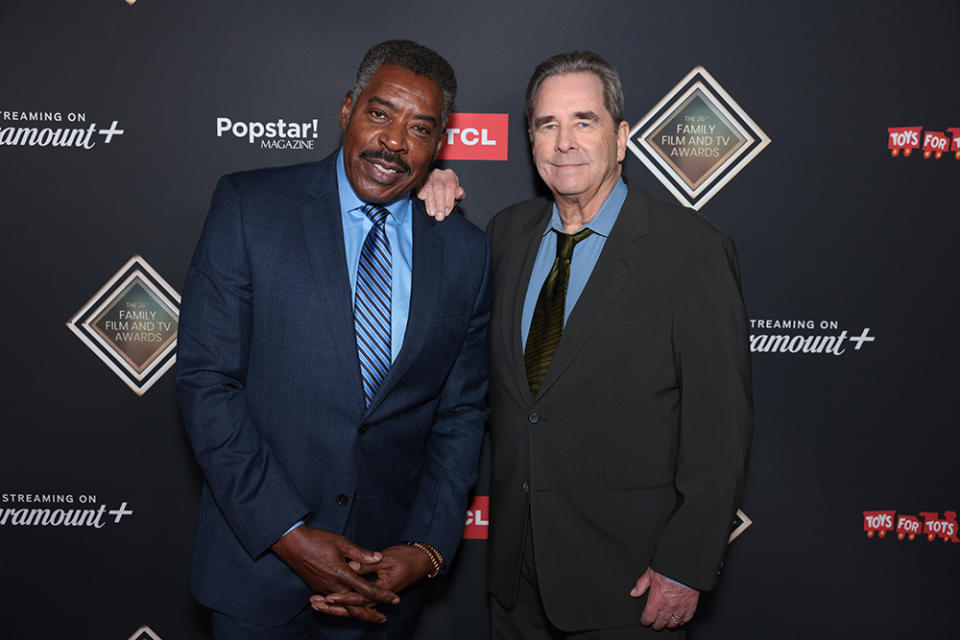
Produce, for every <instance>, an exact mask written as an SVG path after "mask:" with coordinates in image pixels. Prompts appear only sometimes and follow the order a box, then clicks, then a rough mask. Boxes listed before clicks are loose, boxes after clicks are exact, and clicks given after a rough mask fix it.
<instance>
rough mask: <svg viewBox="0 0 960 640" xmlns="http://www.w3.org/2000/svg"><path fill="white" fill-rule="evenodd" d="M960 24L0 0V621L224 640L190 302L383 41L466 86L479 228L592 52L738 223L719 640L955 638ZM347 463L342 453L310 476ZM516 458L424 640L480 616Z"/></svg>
mask: <svg viewBox="0 0 960 640" xmlns="http://www.w3.org/2000/svg"><path fill="white" fill-rule="evenodd" d="M958 32H960V8H958V4H957V3H956V2H955V1H949V2H948V1H945V2H930V1H926V0H922V1H918V2H912V3H889V2H880V3H851V4H849V5H848V4H846V3H819V2H818V3H795V2H775V3H755V5H754V6H744V5H742V4H731V5H729V6H728V5H727V4H726V3H715V2H707V1H705V0H696V1H693V2H686V3H667V2H658V3H652V2H650V3H648V2H628V1H620V2H613V1H610V2H604V1H599V2H595V3H586V4H585V3H582V2H573V1H571V0H555V1H553V2H529V3H527V2H506V1H500V0H491V1H488V2H482V3H467V2H436V1H434V0H424V1H422V2H418V3H397V2H378V1H371V2H365V3H333V2H308V1H306V0H301V1H296V0H282V1H277V2H265V1H262V0H261V1H257V0H235V1H232V2H227V1H226V0H217V1H212V2H185V1H170V0H167V1H164V2H160V1H158V0H96V1H94V2H90V1H86V2H68V1H66V0H49V1H45V2H38V1H36V0H34V1H30V2H28V1H26V0H4V1H3V2H2V3H0V60H2V64H0V185H2V187H0V210H2V212H3V214H2V221H3V230H4V231H3V234H2V239H0V264H2V267H3V287H2V294H0V295H2V297H3V308H4V313H3V316H2V321H0V327H2V332H0V337H2V346H0V349H2V354H3V355H2V363H3V368H4V372H5V373H4V376H3V383H2V386H0V393H2V397H3V404H2V421H3V430H2V438H0V576H2V578H0V585H2V586H0V636H2V637H4V638H96V639H103V640H108V639H110V640H127V639H128V638H129V639H138V640H146V639H150V638H153V639H162V640H180V639H185V640H189V639H194V638H203V637H206V636H207V634H208V633H209V623H208V621H207V617H206V613H205V611H204V610H203V609H202V608H201V607H199V606H198V605H197V604H195V602H194V601H193V599H192V597H191V595H190V593H189V591H188V587H187V567H188V560H189V555H190V550H191V541H192V535H193V526H194V512H195V508H196V505H197V501H198V497H199V490H200V482H201V479H200V473H199V470H198V468H197V465H196V463H195V461H194V459H193V455H192V453H191V450H190V447H189V444H188V442H187V440H186V437H185V435H184V431H183V425H182V421H181V418H180V415H179V412H178V409H177V402H176V389H175V386H174V380H173V371H172V369H173V365H174V362H175V360H176V335H177V320H178V309H179V303H180V296H179V292H180V291H181V289H182V285H183V280H184V275H185V273H186V269H187V265H188V263H189V260H190V257H191V254H192V251H193V248H194V245H195V243H196V240H197V238H198V235H199V232H200V229H201V225H202V223H203V220H204V216H205V214H206V209H207V207H208V205H209V202H210V195H211V193H212V191H213V188H214V185H215V184H216V181H217V178H218V177H219V176H220V175H222V174H224V173H228V172H233V171H238V170H242V169H249V168H255V167H261V166H268V165H283V164H293V163H298V162H304V161H308V160H315V159H320V158H322V157H324V156H326V155H327V154H328V153H329V152H331V151H332V150H334V149H335V148H336V147H337V146H338V144H339V135H340V132H339V128H338V126H337V113H338V108H339V105H340V101H341V100H342V99H343V96H344V94H345V92H346V91H347V90H348V89H350V88H351V86H352V84H353V80H354V74H355V72H356V67H357V65H358V64H359V61H360V59H361V58H362V56H363V54H364V52H365V51H366V50H367V48H369V47H370V46H371V45H372V44H374V43H376V42H379V41H381V40H385V39H389V38H409V39H413V40H417V41H419V42H422V43H423V44H426V45H428V46H430V47H432V48H434V49H436V50H437V51H439V52H440V53H441V54H442V55H444V56H445V57H446V58H447V59H448V60H449V61H450V62H451V64H452V65H453V66H454V68H455V69H456V72H457V76H458V79H459V83H460V92H459V95H458V97H457V101H456V108H455V113H454V115H453V116H452V118H451V121H450V124H449V125H448V130H447V132H446V141H447V144H446V149H445V151H444V159H443V160H441V164H442V165H444V166H446V167H451V168H453V169H455V170H456V171H457V173H458V174H459V175H460V180H461V182H462V183H463V185H464V186H465V187H466V189H467V191H468V196H467V199H466V201H465V202H464V203H463V207H462V208H463V210H464V212H465V214H466V216H467V217H468V218H469V219H470V220H472V221H473V222H474V223H476V224H477V225H480V226H483V225H484V224H485V223H486V222H487V220H489V219H490V217H491V216H493V215H494V213H496V212H497V211H498V210H499V209H501V208H503V207H505V206H507V205H509V204H512V203H514V202H516V201H519V200H524V199H527V198H530V197H532V196H533V195H535V194H537V193H542V192H543V190H544V187H543V186H542V184H541V183H540V182H539V179H538V178H537V176H536V172H535V170H534V168H533V166H532V164H531V162H530V148H529V143H528V140H527V136H526V123H525V121H524V110H523V92H524V89H525V86H526V83H527V80H528V78H529V76H530V74H531V73H532V71H533V69H534V67H535V66H536V65H537V63H539V62H540V61H541V60H543V59H544V58H546V57H548V56H550V55H552V54H554V53H558V52H561V51H569V50H573V49H592V50H595V51H597V52H598V53H600V54H601V55H603V56H604V57H606V58H607V59H608V60H610V61H611V62H612V63H613V64H614V65H615V66H616V67H617V68H618V70H619V71H620V74H621V76H622V79H623V85H624V90H625V95H626V107H627V118H628V120H629V121H630V123H631V126H632V127H633V129H632V131H631V134H630V144H629V146H630V149H629V151H628V157H627V160H626V163H625V172H626V173H627V174H628V175H629V176H630V177H631V178H632V179H633V180H634V181H636V182H637V183H639V184H640V185H642V186H643V188H644V189H646V190H647V191H649V192H650V193H652V194H654V195H656V196H658V197H661V198H665V199H668V200H677V201H679V202H682V203H683V204H685V205H687V206H689V207H692V208H694V209H696V210H697V211H699V213H700V214H702V215H703V216H705V217H707V218H709V219H710V220H712V221H713V222H715V223H716V224H717V225H719V226H720V227H722V228H724V229H725V230H726V231H727V232H728V233H730V234H731V235H732V236H733V237H734V238H735V239H736V242H737V245H738V248H739V253H740V259H741V263H742V270H743V287H744V294H745V297H746V302H747V307H748V311H749V315H750V323H751V327H750V331H751V335H750V346H751V350H752V352H753V371H754V392H755V408H756V429H755V436H754V440H753V447H752V450H751V456H750V469H749V475H748V482H747V487H746V492H745V495H744V498H743V501H742V504H741V509H740V512H739V513H738V516H737V520H736V521H735V522H733V523H731V543H730V548H729V552H728V555H727V561H726V569H725V572H724V576H723V578H722V580H721V582H720V584H719V586H718V587H717V588H716V589H715V590H714V591H713V592H711V593H710V594H708V595H707V596H706V597H705V598H704V599H703V601H702V605H701V608H700V611H699V612H698V614H697V616H696V618H695V620H694V624H693V625H692V627H691V637H693V638H718V639H733V638H738V639H739V638H854V637H856V638H904V637H920V636H921V635H922V636H923V637H929V638H955V637H960V622H958V621H957V620H956V618H955V616H954V615H953V614H952V612H953V610H954V608H955V605H956V602H957V597H958V596H960V587H958V586H957V585H958V580H960V544H957V543H958V541H960V539H958V531H957V526H958V525H957V511H958V510H960V481H958V475H960V459H958V453H957V452H958V450H960V432H958V429H957V427H958V422H957V418H956V415H955V413H956V412H955V403H956V397H957V388H956V384H957V381H958V377H957V375H956V362H957V360H958V357H960V348H958V341H957V339H956V333H957V330H956V322H957V311H958V304H957V295H958V294H957V286H956V284H955V282H954V277H955V276H956V275H957V266H958V260H960V258H958V249H957V245H958V242H960V215H958V214H960V206H958V202H960V199H958V193H960V85H958V83H957V81H956V71H957V61H958V59H960V53H958V47H957V44H958V42H960V40H958ZM318 464H323V461H318ZM488 486H489V450H488V449H485V451H484V454H483V459H482V460H481V475H480V482H479V484H478V486H477V489H476V496H475V498H474V501H473V504H472V506H471V508H470V511H469V513H467V514H465V534H464V537H465V539H464V542H463V545H462V547H461V552H460V554H459V557H458V558H457V561H456V565H455V567H454V569H453V570H452V571H451V573H450V575H449V576H446V577H444V578H441V579H438V580H436V581H435V582H434V583H432V584H431V589H430V595H429V602H428V605H427V607H426V609H425V610H424V613H423V616H422V619H421V621H420V626H419V631H418V634H417V637H418V638H422V639H445V638H464V639H477V640H480V639H482V638H486V637H487V636H488V632H489V631H488V629H489V626H488V622H487V608H486V607H487V605H486V601H485V578H484V566H485V562H486V549H485V545H486V542H485V538H486V531H487V528H488V526H489V525H490V522H489V511H488V501H487V497H486V496H487V494H488Z"/></svg>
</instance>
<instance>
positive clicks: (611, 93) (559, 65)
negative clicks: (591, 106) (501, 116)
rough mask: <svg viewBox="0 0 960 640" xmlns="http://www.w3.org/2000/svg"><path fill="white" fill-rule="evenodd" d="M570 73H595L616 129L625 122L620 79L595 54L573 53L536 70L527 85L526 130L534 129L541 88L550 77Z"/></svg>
mask: <svg viewBox="0 0 960 640" xmlns="http://www.w3.org/2000/svg"><path fill="white" fill-rule="evenodd" d="M568 73H592V74H593V75H595V76H597V78H598V79H599V80H600V84H601V85H603V104H604V106H605V107H606V108H607V111H609V112H610V115H611V116H613V126H614V129H616V127H617V125H618V124H620V123H621V122H623V119H624V118H623V86H622V85H621V84H620V75H619V74H618V73H617V70H616V69H614V68H613V65H611V64H610V63H609V62H607V61H606V60H604V59H603V58H601V57H600V56H599V55H598V54H596V53H594V52H593V51H571V52H569V53H558V54H557V55H555V56H552V57H550V58H547V59H546V60H544V61H543V62H541V63H540V64H539V65H537V68H536V69H535V70H534V72H533V75H532V76H531V77H530V82H529V84H527V126H528V127H532V126H533V108H534V105H535V103H536V101H537V94H538V93H539V92H540V85H542V84H543V81H544V80H546V79H547V78H549V77H550V76H558V75H565V74H568Z"/></svg>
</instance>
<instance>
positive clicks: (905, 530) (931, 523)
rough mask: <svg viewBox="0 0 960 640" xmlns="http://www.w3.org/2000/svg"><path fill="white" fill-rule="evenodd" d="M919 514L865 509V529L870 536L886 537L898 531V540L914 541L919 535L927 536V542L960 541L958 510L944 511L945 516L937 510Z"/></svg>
mask: <svg viewBox="0 0 960 640" xmlns="http://www.w3.org/2000/svg"><path fill="white" fill-rule="evenodd" d="M917 515H919V516H920V517H919V518H918V517H917V516H913V515H908V514H906V513H901V514H900V515H899V516H898V515H897V512H896V511H864V512H863V530H864V531H865V532H866V534H867V537H868V538H873V537H874V536H876V537H877V538H885V537H886V536H887V534H888V533H893V532H894V531H896V533H897V540H904V539H906V540H907V541H912V540H914V539H915V538H917V537H918V536H923V537H926V539H927V542H933V541H934V540H936V539H937V538H939V539H940V540H942V541H943V542H960V538H958V537H957V533H958V528H957V512H956V511H944V512H943V517H942V518H941V517H940V514H939V513H938V512H936V511H921V512H919V513H918V514H917Z"/></svg>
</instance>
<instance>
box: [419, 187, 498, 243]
mask: <svg viewBox="0 0 960 640" xmlns="http://www.w3.org/2000/svg"><path fill="white" fill-rule="evenodd" d="M414 215H417V216H422V217H423V218H425V219H426V220H427V222H428V224H430V225H431V227H432V228H433V231H434V233H436V234H437V235H438V236H439V237H440V238H441V239H442V240H443V241H444V242H445V243H447V244H453V245H454V246H456V247H462V248H463V249H466V250H477V249H479V250H485V247H486V246H487V244H488V243H489V241H490V239H489V238H488V237H487V234H486V233H484V232H483V230H482V229H480V228H479V227H478V226H477V225H475V224H473V223H472V222H470V221H469V220H467V218H466V217H465V216H464V215H463V213H462V212H461V211H460V210H459V209H454V210H453V212H452V213H451V214H450V215H449V216H447V217H446V218H444V219H443V221H442V222H437V221H436V220H434V219H433V218H431V217H430V216H428V215H427V213H426V211H425V210H424V209H423V206H422V204H421V203H420V201H419V200H417V199H416V197H414Z"/></svg>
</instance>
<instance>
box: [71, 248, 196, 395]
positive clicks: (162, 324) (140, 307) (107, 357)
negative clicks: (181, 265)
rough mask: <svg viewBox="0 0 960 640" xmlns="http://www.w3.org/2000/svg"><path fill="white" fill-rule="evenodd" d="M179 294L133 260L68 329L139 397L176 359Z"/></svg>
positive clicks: (143, 263) (142, 263)
mask: <svg viewBox="0 0 960 640" xmlns="http://www.w3.org/2000/svg"><path fill="white" fill-rule="evenodd" d="M179 318H180V294H178V293H177V292H176V291H175V290H174V289H173V288H172V287H171V286H170V285H169V284H167V281H166V280H164V279H163V278H162V277H160V274H158V273H157V272H156V271H154V270H153V268H152V267H151V266H150V265H149V264H147V261H146V260H144V259H143V258H141V257H140V256H133V257H132V258H130V260H128V261H127V263H126V264H125V265H123V267H121V268H120V270H119V271H117V273H116V274H114V276H113V277H112V278H110V281H109V282H107V284H105V285H104V286H103V288H101V289H100V291H98V292H97V293H96V294H95V295H94V296H93V297H92V298H91V299H90V301H89V302H87V304H85V305H84V306H83V308H81V309H80V310H79V311H78V312H77V313H76V315H74V316H73V318H71V319H70V321H69V322H67V327H68V328H69V329H70V330H71V331H73V332H74V333H75V334H76V335H77V337H78V338H80V340H82V341H83V343H84V344H85V345H87V347H89V348H90V350H91V351H93V352H94V353H95V354H96V355H97V357H98V358H100V359H101V360H102V361H103V362H104V364H106V365H107V366H108V367H110V369H111V370H112V371H113V372H114V373H116V374H117V375H118V376H119V377H120V379H121V380H123V381H124V382H125V383H126V384H127V386H128V387H130V389H132V390H133V392H134V393H136V394H137V395H138V396H142V395H143V394H144V393H146V392H147V390H148V389H150V387H151V386H153V383H155V382H156V381H157V380H158V379H159V378H160V376H162V375H163V374H164V373H165V372H166V371H167V369H169V368H170V367H172V366H173V363H174V362H176V359H177V326H178V324H179Z"/></svg>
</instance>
